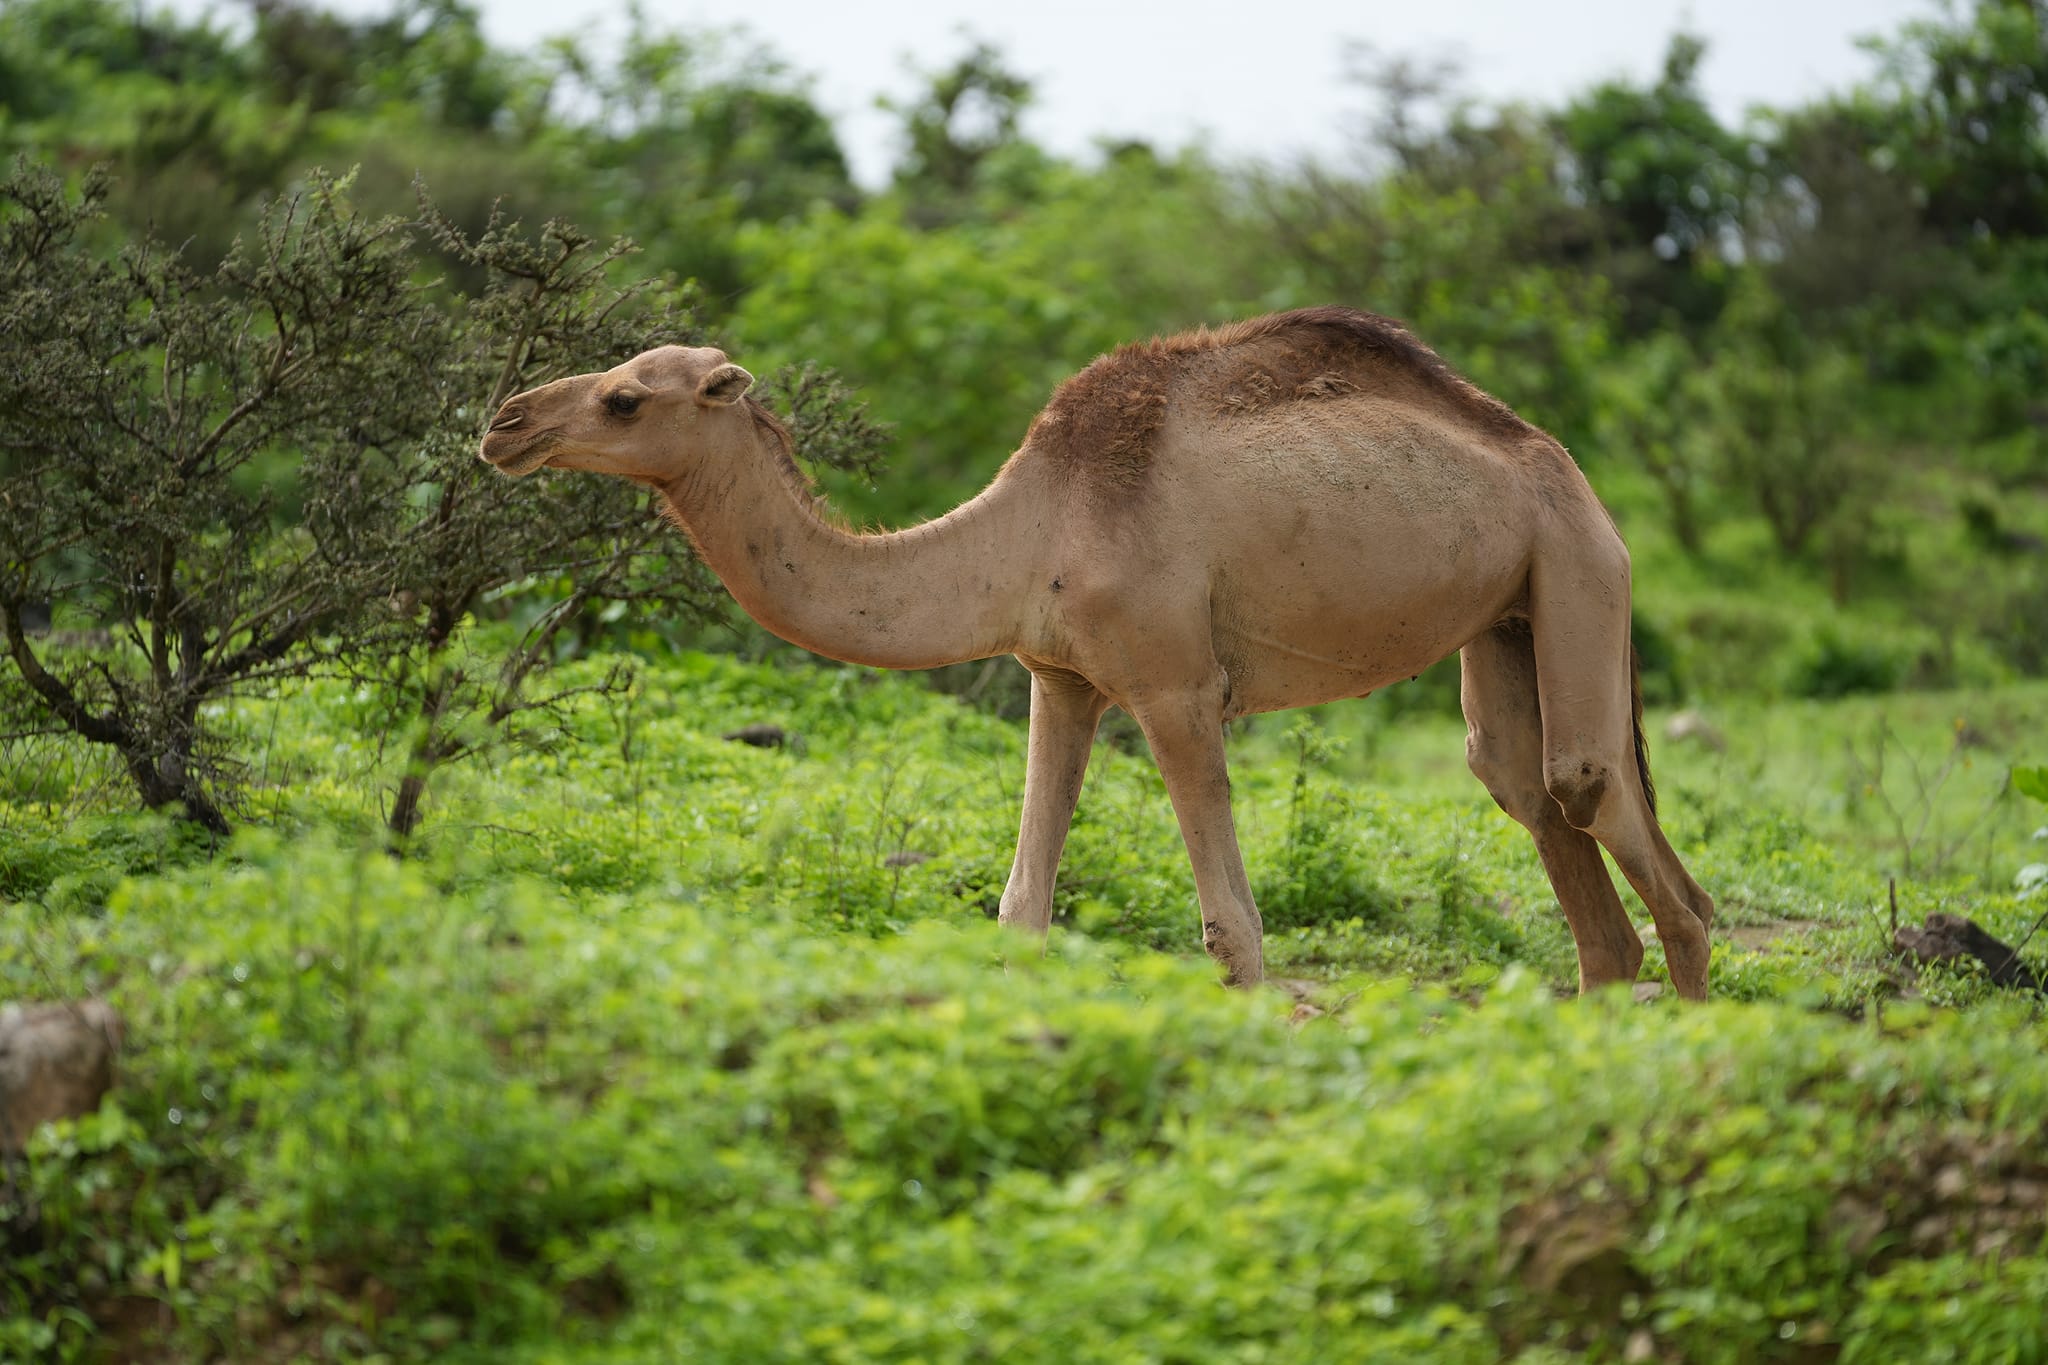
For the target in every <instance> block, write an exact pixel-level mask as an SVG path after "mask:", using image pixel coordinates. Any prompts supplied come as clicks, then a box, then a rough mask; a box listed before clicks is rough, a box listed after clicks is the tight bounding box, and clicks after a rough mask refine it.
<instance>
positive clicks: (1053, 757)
mask: <svg viewBox="0 0 2048 1365" xmlns="http://www.w3.org/2000/svg"><path fill="white" fill-rule="evenodd" d="M1108 709H1109V698H1107V697H1105V696H1103V695H1102V693H1100V692H1098V691H1097V690H1096V689H1095V686H1094V684H1093V683H1090V682H1089V681H1088V680H1087V679H1086V678H1083V677H1081V676H1080V675H1078V674H1074V673H1060V672H1054V671H1052V670H1047V671H1045V672H1042V673H1041V672H1037V671H1034V672H1033V673H1032V675H1031V733H1030V737H1029V739H1028V741H1027V746H1026V750H1025V754H1026V756H1025V760H1024V817H1023V820H1022V822H1021V823H1020V826H1019V828H1018V831H1017V860H1016V861H1015V862H1014V863H1012V864H1011V865H1010V880H1009V883H1008V884H1007V885H1005V886H1004V887H1003V905H1002V911H1001V913H1000V918H1001V920H1002V922H1003V923H1004V924H1008V925H1012V926H1014V927H1016V928H1018V929H1023V930H1025V931H1027V932H1029V933H1033V934H1038V935H1040V936H1041V937H1042V936H1043V935H1044V934H1045V931H1046V929H1047V928H1048V927H1049V926H1050V925H1051V924H1052V888H1053V881H1054V879H1055V878H1056V877H1057V876H1058V875H1059V868H1060V850H1061V849H1062V848H1064V847H1065V846H1066V842H1067V827H1068V826H1069V825H1070V824H1072V823H1073V819H1074V803H1075V802H1077V801H1079V800H1080V799H1081V778H1082V777H1083V775H1085V774H1086V773H1087V771H1088V752H1089V750H1090V749H1091V748H1092V747H1093V746H1094V743H1095V727H1096V725H1097V724H1098V723H1099V722H1100V721H1101V720H1102V713H1103V712H1104V711H1106V710H1108Z"/></svg>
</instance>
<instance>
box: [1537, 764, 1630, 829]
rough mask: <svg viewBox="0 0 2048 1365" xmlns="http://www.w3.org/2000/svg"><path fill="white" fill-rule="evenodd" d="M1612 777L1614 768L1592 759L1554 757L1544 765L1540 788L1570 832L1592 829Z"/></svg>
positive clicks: (1613, 776)
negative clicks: (1562, 818)
mask: <svg viewBox="0 0 2048 1365" xmlns="http://www.w3.org/2000/svg"><path fill="white" fill-rule="evenodd" d="M1615 778H1616V775H1615V771H1614V769H1613V767H1612V766H1610V765H1609V764H1607V763H1603V762H1601V761H1600V760H1599V759H1595V758H1581V757H1577V756H1573V757H1568V758H1553V759H1550V760H1548V761H1546V762H1545V763H1544V765H1543V788H1544V790H1545V791H1547V792H1549V793H1550V799H1551V800H1553V801H1555V802H1557V804H1558V807H1559V808H1560V809H1561V810H1563V811H1564V818H1565V820H1566V821H1567V822H1568V823H1569V824H1570V825H1571V827H1572V828H1573V829H1583V830H1589V831H1590V830H1591V829H1592V828H1593V825H1594V823H1595V822H1596V821H1597V820H1598V819H1599V818H1600V807H1601V805H1602V804H1603V803H1605V802H1606V800H1607V799H1608V796H1609V794H1610V793H1611V792H1612V791H1613V790H1614V788H1615Z"/></svg>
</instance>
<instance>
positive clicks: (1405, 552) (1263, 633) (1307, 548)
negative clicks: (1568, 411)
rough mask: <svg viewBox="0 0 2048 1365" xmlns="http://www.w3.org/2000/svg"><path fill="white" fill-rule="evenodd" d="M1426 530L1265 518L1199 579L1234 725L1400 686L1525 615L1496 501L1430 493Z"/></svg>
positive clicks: (1344, 513)
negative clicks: (1239, 717)
mask: <svg viewBox="0 0 2048 1365" xmlns="http://www.w3.org/2000/svg"><path fill="white" fill-rule="evenodd" d="M1431 492H1432V493H1433V494H1434V496H1433V498H1432V499H1431V502H1430V504H1429V515H1428V516H1426V517H1419V516H1414V515H1412V514H1406V509H1401V513H1402V514H1397V515H1389V508H1388V505H1387V504H1386V503H1383V502H1378V501H1377V500H1366V499H1361V500H1359V501H1361V502H1367V503H1368V505H1366V506H1359V505H1358V503H1357V502H1351V503H1348V504H1347V502H1346V500H1342V499H1332V500H1330V501H1328V502H1325V503H1324V504H1322V505H1321V506H1320V507H1317V508H1315V509H1314V510H1313V511H1312V512H1310V513H1309V514H1308V515H1304V513H1303V508H1302V506H1301V505H1300V504H1295V505H1293V506H1291V507H1286V508H1282V509H1278V511H1276V514H1275V515H1274V516H1272V517H1268V518H1260V517H1258V516H1257V515H1256V513H1255V511H1254V514H1253V515H1249V516H1245V517H1244V518H1243V519H1242V521H1241V523H1240V524H1242V525H1243V526H1245V527H1246V528H1247V529H1248V530H1250V531H1252V532H1254V535H1253V536H1251V537H1249V538H1247V539H1246V540H1242V541H1240V542H1239V544H1238V548H1237V550H1236V552H1235V553H1233V554H1231V555H1230V556H1229V557H1228V558H1226V559H1225V560H1223V561H1222V562H1221V563H1219V564H1218V565H1216V566H1215V568H1214V569H1213V570H1212V588H1211V633H1212V637H1213V639H1214V641H1215V647H1216V658H1217V660H1218V662H1220V663H1221V664H1222V665H1223V666H1224V669H1225V671H1226V672H1227V673H1228V674H1229V675H1230V680H1231V710H1232V711H1233V712H1234V713H1236V714H1248V713H1251V712H1255V711H1273V710H1280V709H1283V708H1286V707H1291V706H1309V705H1313V704H1315V703H1317V702H1325V701H1334V700H1337V699H1339V698H1343V697H1358V696H1363V695H1365V694H1366V693H1368V692H1372V691H1376V690H1378V689H1379V688H1382V687H1386V686H1388V685H1390V684H1392V683H1395V682H1398V681H1400V680H1402V679H1404V678H1411V677H1413V676H1414V675H1416V674H1417V673H1420V672H1421V671H1422V670H1423V669H1425V668H1428V667H1429V666H1430V665H1431V664H1433V663H1435V662H1437V661H1438V660H1439V659H1442V658H1444V657H1446V656H1447V655H1449V654H1451V653H1453V652H1455V651H1456V650H1457V649H1459V648H1460V647H1461V646H1463V645H1464V644H1465V643H1466V642H1467V641H1469V640H1471V639H1472V638H1473V637H1474V636H1476V635H1478V634H1479V633H1480V632H1481V631H1484V630H1485V629H1487V628H1488V627H1489V626H1491V625H1493V624H1494V623H1495V622H1497V621H1499V620H1500V619H1501V618H1502V616H1504V615H1506V614H1508V613H1510V612H1512V611H1514V610H1517V609H1519V608H1520V607H1521V605H1522V604H1523V603H1524V602H1525V600H1526V596H1527V588H1528V570H1529V559H1530V539H1529V535H1528V532H1527V530H1526V527H1525V526H1520V525H1517V524H1515V521H1514V519H1513V518H1512V517H1511V516H1510V515H1508V513H1507V512H1506V510H1505V509H1503V508H1502V507H1501V506H1500V505H1499V504H1498V502H1497V501H1490V500H1488V499H1485V498H1483V497H1479V496H1475V495H1474V494H1473V492H1472V491H1471V490H1469V489H1465V488H1454V487H1441V486H1440V487H1439V488H1437V489H1434V490H1431Z"/></svg>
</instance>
